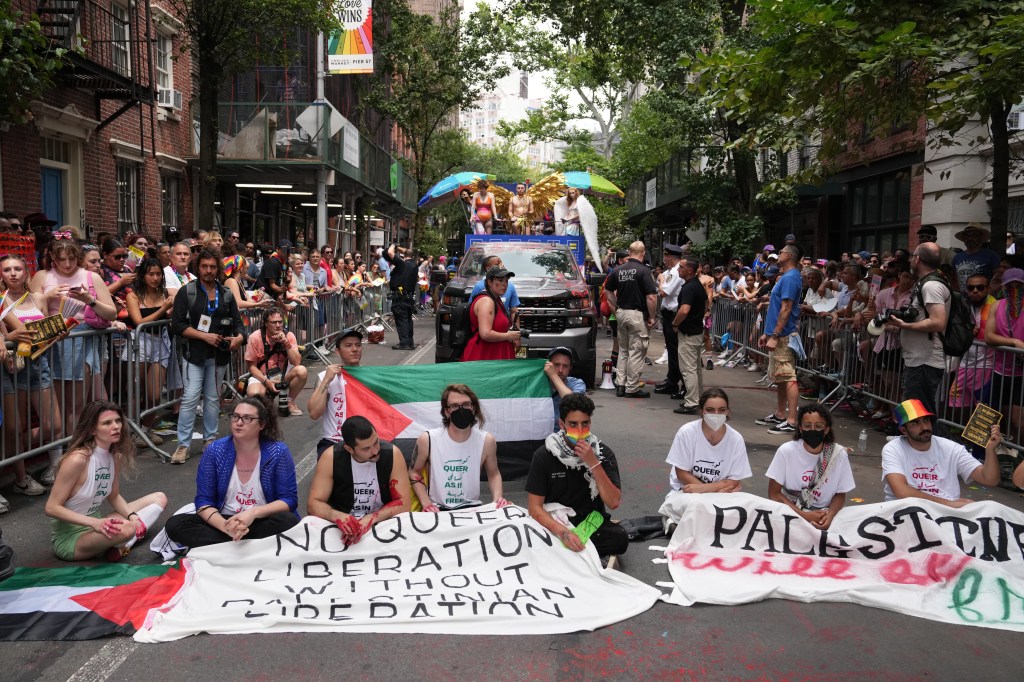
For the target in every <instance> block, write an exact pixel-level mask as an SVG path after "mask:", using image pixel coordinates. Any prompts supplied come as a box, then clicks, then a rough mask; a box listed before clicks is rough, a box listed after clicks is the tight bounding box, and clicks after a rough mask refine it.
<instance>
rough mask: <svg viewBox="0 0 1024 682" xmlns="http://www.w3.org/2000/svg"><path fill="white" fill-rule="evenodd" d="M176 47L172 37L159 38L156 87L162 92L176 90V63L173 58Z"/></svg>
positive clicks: (157, 40)
mask: <svg viewBox="0 0 1024 682" xmlns="http://www.w3.org/2000/svg"><path fill="white" fill-rule="evenodd" d="M173 55H174V47H173V44H172V43H171V38H170V36H157V39H156V85H157V87H158V88H160V89H161V90H173V89H174V63H173V62H172V60H171V57H172V56H173Z"/></svg>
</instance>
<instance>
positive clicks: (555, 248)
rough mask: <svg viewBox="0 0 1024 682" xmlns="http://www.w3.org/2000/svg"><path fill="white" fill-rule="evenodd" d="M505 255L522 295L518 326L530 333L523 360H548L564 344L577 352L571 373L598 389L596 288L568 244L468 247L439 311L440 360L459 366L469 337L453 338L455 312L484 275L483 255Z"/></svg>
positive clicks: (437, 354)
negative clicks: (482, 268) (596, 377)
mask: <svg viewBox="0 0 1024 682" xmlns="http://www.w3.org/2000/svg"><path fill="white" fill-rule="evenodd" d="M492 254H494V255H498V256H501V260H502V262H503V263H504V264H505V267H506V268H507V269H508V270H511V271H512V272H514V273H515V277H513V278H512V279H511V282H512V283H513V284H515V287H516V293H517V294H518V295H519V300H520V302H521V305H520V307H519V310H518V313H519V328H520V329H523V330H526V331H528V332H529V334H530V336H529V338H524V339H523V340H522V345H521V347H520V349H519V354H518V357H531V358H536V357H546V356H547V354H548V351H550V350H551V349H552V348H557V347H558V346H565V347H567V348H572V349H573V350H575V351H576V360H575V362H574V363H573V368H572V373H571V375H572V376H574V377H579V378H580V379H582V380H583V381H584V382H585V383H586V384H587V388H593V386H594V375H595V373H596V371H597V348H596V344H597V319H596V317H595V315H596V311H595V307H594V301H593V300H592V298H591V289H590V287H589V286H588V285H587V280H586V278H585V277H584V276H583V272H582V270H581V268H580V267H579V265H577V263H576V259H575V258H574V257H573V253H572V251H571V250H570V249H569V248H568V247H567V246H565V245H563V244H551V243H545V242H542V241H538V242H528V241H519V242H511V241H510V242H489V243H487V244H476V245H473V246H471V247H470V248H469V250H468V251H467V252H466V255H465V257H463V259H462V262H461V263H460V264H459V269H458V271H457V272H456V273H455V277H453V278H452V280H451V281H450V282H448V286H447V287H446V288H445V290H444V296H443V298H442V300H441V305H440V307H439V308H438V310H437V316H436V325H437V350H436V352H435V356H434V361H435V362H455V361H458V360H459V358H460V357H461V354H462V348H463V347H464V346H465V343H466V340H467V339H465V338H456V337H460V336H461V335H459V334H453V329H452V313H453V312H454V311H455V310H456V308H457V307H458V306H460V304H463V305H464V304H467V303H468V302H469V294H470V292H472V291H473V286H474V285H475V284H476V283H477V281H479V280H480V278H481V277H483V274H484V273H482V272H481V263H482V261H483V259H484V256H489V255H492Z"/></svg>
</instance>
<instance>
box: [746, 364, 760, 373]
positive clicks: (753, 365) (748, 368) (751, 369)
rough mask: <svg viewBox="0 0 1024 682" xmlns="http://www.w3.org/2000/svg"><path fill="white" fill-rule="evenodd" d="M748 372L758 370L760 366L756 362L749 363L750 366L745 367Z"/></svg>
mask: <svg viewBox="0 0 1024 682" xmlns="http://www.w3.org/2000/svg"><path fill="white" fill-rule="evenodd" d="M747 371H748V372H760V371H761V367H760V365H758V364H757V363H756V362H752V363H750V367H747Z"/></svg>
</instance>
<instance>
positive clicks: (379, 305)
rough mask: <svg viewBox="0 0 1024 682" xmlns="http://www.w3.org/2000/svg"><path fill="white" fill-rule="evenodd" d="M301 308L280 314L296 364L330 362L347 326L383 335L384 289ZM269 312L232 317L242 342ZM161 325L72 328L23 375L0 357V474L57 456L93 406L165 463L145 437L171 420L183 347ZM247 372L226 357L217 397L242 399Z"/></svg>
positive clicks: (329, 297)
mask: <svg viewBox="0 0 1024 682" xmlns="http://www.w3.org/2000/svg"><path fill="white" fill-rule="evenodd" d="M306 300H308V301H309V305H302V304H297V305H295V306H293V307H291V308H290V309H289V310H288V311H287V328H288V330H289V331H291V332H293V333H294V334H295V336H296V339H297V340H298V342H299V344H300V346H301V347H303V348H304V359H306V360H317V361H320V362H322V363H324V364H328V363H329V362H331V361H332V360H331V359H330V358H331V357H332V354H333V349H332V347H333V340H334V339H335V338H336V337H337V335H338V334H339V333H340V332H341V331H342V330H343V329H346V328H348V327H355V326H359V327H361V328H363V329H364V330H365V328H366V327H369V326H373V325H381V326H383V327H384V328H386V329H390V326H389V324H388V321H387V319H388V315H390V301H389V298H388V288H387V286H386V285H383V284H382V285H378V286H375V287H368V288H366V289H365V290H364V292H363V296H362V297H353V296H349V295H345V294H344V293H343V292H340V291H338V292H325V293H321V294H318V295H317V296H316V297H313V298H309V299H306ZM269 310H274V308H249V309H246V310H243V311H242V321H243V323H244V327H245V333H246V336H247V337H248V335H249V334H252V333H253V332H254V331H256V330H258V329H260V328H262V326H263V320H264V317H265V316H266V314H267V312H268V311H269ZM170 326H171V322H170V320H169V319H168V320H160V321H157V322H146V323H143V324H140V325H139V326H138V327H136V328H135V329H120V328H113V327H111V328H107V329H89V328H85V329H82V328H81V327H79V328H76V330H75V332H74V333H73V334H71V335H70V336H68V338H66V339H64V340H62V341H59V342H57V343H55V344H53V346H52V347H51V348H49V349H48V350H47V351H46V353H44V354H43V355H42V356H40V358H39V359H38V360H30V359H28V358H24V359H23V360H24V364H25V368H24V369H21V371H18V372H14V373H12V372H11V369H13V363H14V362H15V359H14V358H15V354H14V352H13V351H9V352H8V356H7V359H6V360H5V361H4V362H5V363H6V370H7V371H5V372H4V378H3V396H4V397H3V400H4V403H3V408H4V420H3V421H4V424H3V439H2V440H0V467H5V466H9V465H11V464H13V463H14V462H17V461H21V460H25V459H28V458H31V457H34V456H36V455H41V454H44V453H47V452H49V451H50V450H53V449H55V448H63V447H64V446H65V445H67V443H68V442H69V441H70V436H71V433H72V432H73V430H74V424H75V421H76V419H77V415H78V414H79V413H81V411H82V409H83V408H84V407H85V405H86V404H88V403H89V402H91V401H94V400H110V401H112V402H114V403H116V404H118V405H120V406H121V407H122V408H123V409H124V412H125V418H126V424H125V428H127V429H129V430H130V431H131V433H132V434H133V438H134V439H135V441H136V443H137V445H138V446H139V447H150V448H151V449H152V451H153V453H154V454H156V455H157V456H159V457H161V458H162V459H164V460H167V459H169V458H170V453H168V452H166V451H165V450H164V449H161V448H160V447H159V444H158V443H154V438H153V431H154V430H160V429H159V426H160V421H161V419H167V420H169V421H176V419H177V416H176V409H177V405H178V403H179V402H180V401H181V395H182V391H183V388H184V386H183V381H182V377H183V373H182V372H183V370H182V362H183V361H184V348H185V339H183V338H181V337H175V336H174V335H173V334H171V331H170ZM248 372H249V370H248V366H247V363H246V362H245V345H244V344H243V345H242V346H241V347H240V348H238V349H237V350H235V351H233V352H232V353H231V359H230V361H229V363H228V371H227V374H226V375H225V379H224V384H223V385H222V387H221V396H222V397H224V398H237V397H241V396H242V395H244V392H245V388H244V387H245V380H246V379H247V378H248ZM164 426H165V427H166V426H167V425H166V424H164ZM163 430H164V431H165V432H166V431H167V430H168V429H167V428H164V429H163ZM165 437H168V438H174V436H173V435H170V436H165ZM157 440H159V438H157Z"/></svg>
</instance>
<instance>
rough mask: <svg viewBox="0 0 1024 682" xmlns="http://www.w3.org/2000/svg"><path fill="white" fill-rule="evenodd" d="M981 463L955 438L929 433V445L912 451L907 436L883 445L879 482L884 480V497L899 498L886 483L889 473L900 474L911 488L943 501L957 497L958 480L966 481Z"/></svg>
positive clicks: (958, 496)
mask: <svg viewBox="0 0 1024 682" xmlns="http://www.w3.org/2000/svg"><path fill="white" fill-rule="evenodd" d="M980 466H981V463H980V462H979V461H978V460H976V459H975V458H974V456H973V455H971V453H970V452H968V451H967V448H965V447H964V446H963V445H960V444H959V443H957V442H956V441H952V440H949V439H948V438H942V437H940V436H932V442H931V446H930V447H929V448H928V449H927V450H925V451H924V452H922V451H920V450H915V449H914V448H913V447H911V445H910V443H909V442H907V438H906V436H904V437H901V438H897V439H895V440H892V441H889V442H888V443H886V445H885V447H884V448H882V481H883V482H884V483H885V500H886V502H888V501H889V500H895V499H898V498H897V497H896V495H894V494H893V492H892V488H890V487H889V483H888V482H886V480H885V477H886V475H888V474H902V475H903V476H904V477H905V478H906V479H907V484H908V485H910V487H911V488H917V489H918V490H920V491H921V492H923V493H928V494H929V495H934V496H935V497H941V498H942V499H944V500H958V499H960V482H959V481H957V480H956V478H957V476H959V477H960V478H962V479H963V480H964V483H966V482H967V481H968V480H970V478H971V474H973V473H974V471H975V469H977V468H978V467H980Z"/></svg>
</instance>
